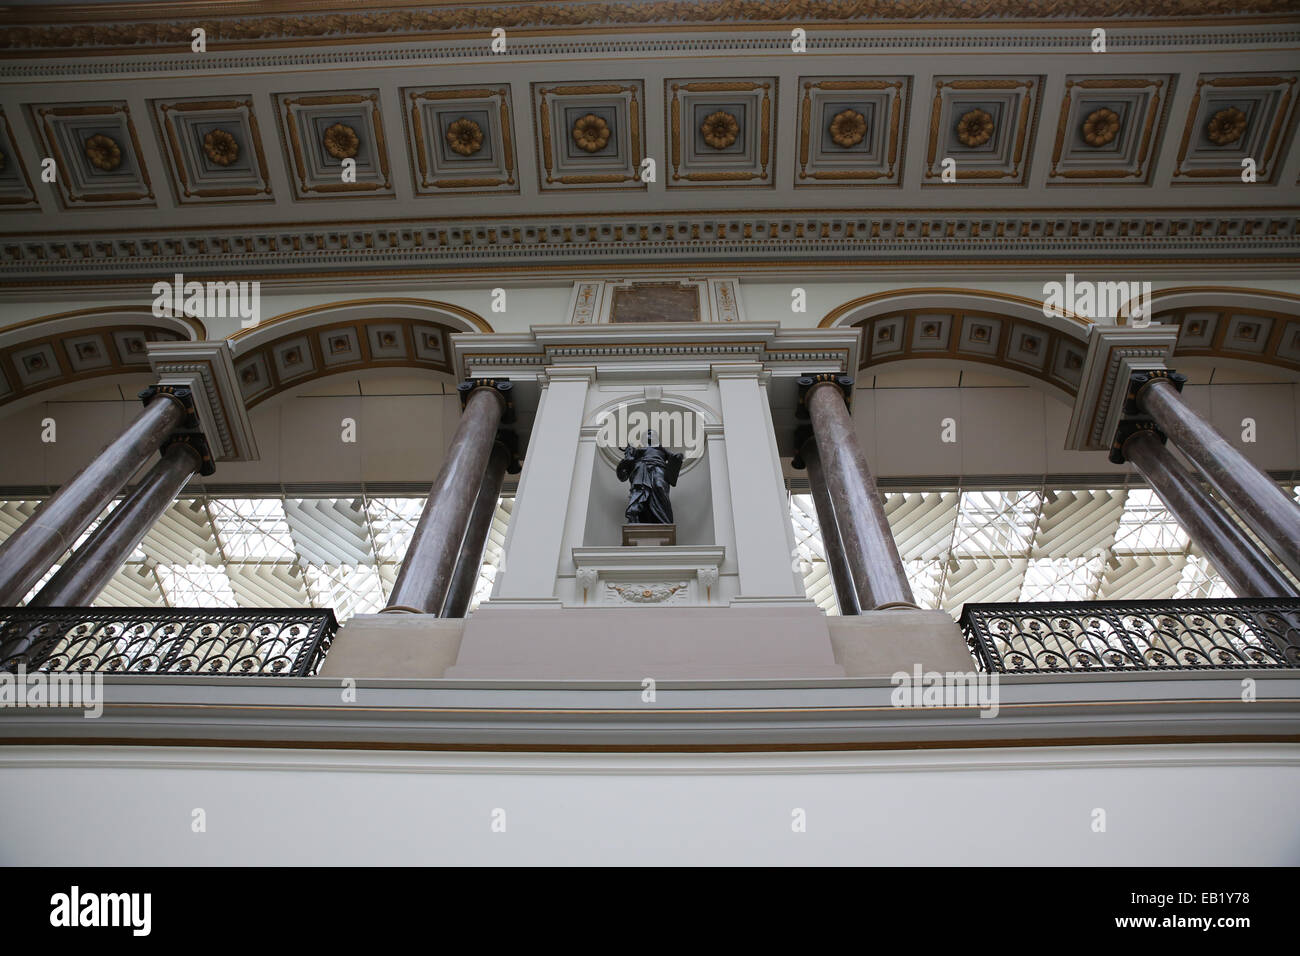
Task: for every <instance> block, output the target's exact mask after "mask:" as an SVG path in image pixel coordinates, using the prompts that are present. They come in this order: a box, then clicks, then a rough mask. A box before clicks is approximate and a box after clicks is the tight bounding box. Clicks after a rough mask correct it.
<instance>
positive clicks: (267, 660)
mask: <svg viewBox="0 0 1300 956" xmlns="http://www.w3.org/2000/svg"><path fill="white" fill-rule="evenodd" d="M337 631H338V622H337V621H336V620H335V618H334V612H333V611H331V610H328V609H324V610H319V609H306V610H258V609H251V608H218V609H201V608H97V607H96V608H72V607H69V608H64V607H52V608H42V607H38V608H0V670H5V671H16V670H17V669H18V666H19V665H20V664H22V665H23V666H24V667H25V668H26V669H27V670H28V671H38V670H39V671H71V672H77V673H80V672H89V671H100V672H104V673H109V674H230V675H233V676H240V677H244V676H247V677H282V676H289V677H310V676H311V675H313V674H315V673H316V672H317V671H318V670H320V666H321V663H322V662H323V661H324V659H325V653H326V651H328V650H329V646H330V642H331V641H332V640H333V639H334V635H335V633H336V632H337Z"/></svg>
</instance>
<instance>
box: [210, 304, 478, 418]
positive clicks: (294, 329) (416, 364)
mask: <svg viewBox="0 0 1300 956" xmlns="http://www.w3.org/2000/svg"><path fill="white" fill-rule="evenodd" d="M491 331H492V327H491V326H490V325H489V324H488V323H487V321H485V320H484V319H483V318H482V317H481V316H479V315H477V314H476V313H474V312H471V311H469V310H468V309H464V308H461V307H460V306H457V305H452V304H450V303H446V302H436V301H433V300H430V299H410V298H372V299H354V300H349V301H342V302H332V303H327V304H325V305H319V306H311V307H310V308H306V309H298V310H295V311H293V312H286V313H284V314H282V315H278V316H274V317H272V318H270V319H267V320H266V321H264V322H261V323H259V324H258V325H256V326H253V327H251V328H248V329H243V330H241V331H239V332H237V333H235V334H234V335H232V336H231V337H230V343H231V347H232V349H233V351H234V365H235V379H236V381H237V382H238V384H239V388H240V391H241V393H242V395H243V398H244V402H245V404H246V405H247V406H248V407H250V408H251V407H253V406H255V405H259V404H261V403H262V402H264V401H266V400H267V399H269V398H271V397H273V396H279V395H285V394H292V393H295V392H298V391H301V389H302V387H303V386H305V385H308V384H311V383H314V382H317V381H319V380H321V379H325V378H330V377H332V376H335V375H344V374H346V375H352V376H357V375H359V374H366V375H367V377H372V376H373V375H374V374H382V372H383V370H385V369H397V368H402V369H415V370H429V371H433V372H439V373H444V374H445V375H449V376H454V374H455V372H454V368H453V366H452V360H451V340H450V336H451V335H452V334H453V333H456V332H491Z"/></svg>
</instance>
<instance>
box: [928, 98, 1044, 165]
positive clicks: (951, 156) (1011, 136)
mask: <svg viewBox="0 0 1300 956" xmlns="http://www.w3.org/2000/svg"><path fill="white" fill-rule="evenodd" d="M1042 88H1043V78H1042V77H1041V76H1015V77H1004V76H986V77H970V76H959V77H951V76H945V77H935V80H934V99H933V103H932V106H931V110H930V139H929V148H928V150H927V152H926V157H925V169H924V172H923V174H922V179H921V182H922V185H926V186H949V185H953V183H952V182H949V181H947V180H946V179H945V178H944V177H945V174H946V173H947V172H948V170H947V169H945V167H946V166H947V165H948V164H949V163H955V166H954V167H952V173H953V174H954V175H955V177H956V179H955V182H956V183H957V184H961V183H967V184H971V185H1003V186H1008V185H1011V186H1023V185H1025V183H1026V182H1027V180H1028V177H1029V161H1030V158H1031V157H1032V156H1033V145H1034V139H1035V133H1036V132H1037V129H1038V114H1039V110H1040V106H1041V103H1042V101H1041V93H1042Z"/></svg>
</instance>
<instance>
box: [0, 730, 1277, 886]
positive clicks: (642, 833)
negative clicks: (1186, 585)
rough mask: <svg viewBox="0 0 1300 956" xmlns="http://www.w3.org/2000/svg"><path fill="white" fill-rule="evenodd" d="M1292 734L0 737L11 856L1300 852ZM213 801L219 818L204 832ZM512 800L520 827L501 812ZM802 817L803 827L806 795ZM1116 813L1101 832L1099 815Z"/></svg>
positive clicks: (79, 859)
mask: <svg viewBox="0 0 1300 956" xmlns="http://www.w3.org/2000/svg"><path fill="white" fill-rule="evenodd" d="M1297 791H1300V746H1297V745H1282V744H1274V745H1263V744H1220V745H1183V746H1162V747H1146V746H1142V747H1137V746H1134V747H1113V746H1100V747H1082V748H1039V747H1027V748H1008V749H989V750H947V751H944V750H934V751H918V752H855V753H821V754H789V753H780V754H743V755H742V754H697V755H614V754H578V755H574V754H516V755H511V754H491V753H481V754H469V753H466V754H454V753H437V752H425V753H421V752H409V753H406V752H403V753H393V752H382V753H381V752H369V751H356V752H353V751H330V750H311V751H283V750H261V749H256V748H249V749H208V748H192V749H191V748H156V749H150V748H115V747H89V748H87V747H49V748H46V747H6V748H0V814H2V815H3V819H5V820H9V821H14V820H22V825H21V826H15V825H12V824H11V825H9V826H6V827H3V828H0V864H6V865H13V864H36V865H76V866H84V865H121V864H145V865H168V864H171V865H174V864H196V865H230V864H245V865H264V864H317V865H325V866H340V865H343V866H346V865H351V864H361V863H370V864H451V865H460V864H484V865H512V864H557V863H558V864H614V865H619V864H628V865H645V864H650V865H654V864H716V863H725V864H737V865H747V864H874V865H887V866H893V865H922V864H955V865H963V864H978V865H990V864H993V865H996V864H1030V865H1044V864H1084V865H1103V864H1111V865H1133V864H1143V865H1203V866H1213V865H1245V864H1254V865H1287V864H1289V865H1296V864H1297V863H1300V807H1298V806H1297V804H1296V802H1295V799H1294V795H1295V793H1296V792H1297ZM195 808H202V809H203V810H204V812H205V814H206V820H207V832H206V833H194V832H192V831H191V819H192V813H193V811H194V809H195ZM498 808H499V809H502V810H504V811H505V820H506V830H505V832H504V833H494V832H493V831H492V829H491V823H492V819H493V811H494V810H496V809H498ZM795 808H800V809H802V810H804V811H805V812H806V815H807V831H806V832H804V833H796V832H793V830H792V828H791V821H792V811H793V810H794V809H795ZM1098 808H1100V809H1102V810H1104V811H1105V814H1106V830H1105V832H1104V833H1098V832H1094V830H1093V820H1094V810H1095V809H1098Z"/></svg>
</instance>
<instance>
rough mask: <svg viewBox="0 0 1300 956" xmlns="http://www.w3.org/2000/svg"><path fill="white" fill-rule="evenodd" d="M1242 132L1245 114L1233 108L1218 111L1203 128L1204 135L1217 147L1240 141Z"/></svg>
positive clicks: (1244, 125)
mask: <svg viewBox="0 0 1300 956" xmlns="http://www.w3.org/2000/svg"><path fill="white" fill-rule="evenodd" d="M1244 132H1246V114H1245V113H1243V112H1242V111H1241V110H1239V109H1237V108H1236V107H1235V106H1229V107H1228V108H1227V109H1226V110H1219V112H1217V113H1215V114H1214V116H1213V117H1211V118H1210V122H1209V123H1208V124H1206V127H1205V135H1206V136H1208V137H1209V138H1210V142H1211V143H1215V144H1217V145H1219V146H1227V145H1228V144H1229V143H1235V142H1236V141H1237V140H1239V139H1241V134H1242V133H1244Z"/></svg>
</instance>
